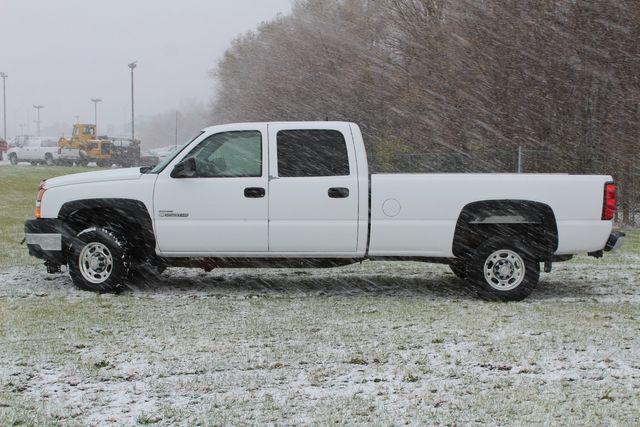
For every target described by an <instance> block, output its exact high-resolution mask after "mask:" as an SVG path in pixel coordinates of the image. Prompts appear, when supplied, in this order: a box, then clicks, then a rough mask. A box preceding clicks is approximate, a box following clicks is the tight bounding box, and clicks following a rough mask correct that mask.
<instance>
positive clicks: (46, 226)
mask: <svg viewBox="0 0 640 427" xmlns="http://www.w3.org/2000/svg"><path fill="white" fill-rule="evenodd" d="M63 233H64V227H63V225H62V223H61V221H59V220H57V219H48V218H43V219H31V220H28V221H27V222H25V224H24V234H25V242H26V243H27V248H28V249H29V255H31V256H33V257H36V258H39V259H42V260H44V261H47V262H49V263H51V264H65V263H66V254H65V252H64V250H63V249H64V244H63Z"/></svg>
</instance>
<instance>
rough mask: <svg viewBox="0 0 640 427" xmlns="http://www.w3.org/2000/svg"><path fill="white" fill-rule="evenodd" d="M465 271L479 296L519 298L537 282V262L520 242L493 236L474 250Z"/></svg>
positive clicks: (525, 294)
mask: <svg viewBox="0 0 640 427" xmlns="http://www.w3.org/2000/svg"><path fill="white" fill-rule="evenodd" d="M467 273H468V275H469V281H470V282H471V283H472V284H473V285H474V286H476V288H477V289H478V293H479V294H480V296H481V297H482V298H485V299H487V300H491V301H522V300H523V299H525V298H526V297H528V296H529V295H530V294H531V293H532V292H533V291H534V289H535V288H536V286H537V285H538V281H539V280H540V262H539V260H537V259H536V257H535V256H533V255H532V254H531V252H530V251H529V250H527V249H526V247H525V246H524V245H523V244H522V243H520V242H517V241H511V240H507V239H493V240H489V241H488V242H486V243H484V244H483V245H482V246H480V247H479V248H478V249H477V250H476V253H475V255H474V256H473V257H472V258H471V259H470V260H469V262H468V264H467Z"/></svg>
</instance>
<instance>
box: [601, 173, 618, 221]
mask: <svg viewBox="0 0 640 427" xmlns="http://www.w3.org/2000/svg"><path fill="white" fill-rule="evenodd" d="M617 192H618V187H617V186H616V185H615V184H614V183H613V182H608V183H606V184H605V185H604V208H603V210H602V220H603V221H611V220H612V219H613V218H614V217H615V215H616V207H617V206H618V200H617Z"/></svg>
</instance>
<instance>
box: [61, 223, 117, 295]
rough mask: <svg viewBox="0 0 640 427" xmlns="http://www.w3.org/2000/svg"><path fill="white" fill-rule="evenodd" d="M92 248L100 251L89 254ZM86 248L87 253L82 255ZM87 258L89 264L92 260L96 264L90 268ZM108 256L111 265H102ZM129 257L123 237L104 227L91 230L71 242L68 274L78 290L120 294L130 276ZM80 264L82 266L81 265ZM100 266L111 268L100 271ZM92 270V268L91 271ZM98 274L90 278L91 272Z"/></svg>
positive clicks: (105, 263) (107, 263) (108, 263)
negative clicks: (94, 260) (96, 247)
mask: <svg viewBox="0 0 640 427" xmlns="http://www.w3.org/2000/svg"><path fill="white" fill-rule="evenodd" d="M95 246H98V247H99V249H98V250H96V251H93V252H92V251H91V249H92V247H95ZM85 248H87V251H86V252H83V250H84V249H85ZM105 248H106V250H105ZM101 251H104V252H101ZM92 254H95V255H93V256H92ZM105 254H106V255H105ZM87 256H88V257H89V259H91V261H93V259H94V258H95V259H96V262H97V263H98V264H99V265H97V266H93V265H90V264H89V261H87V259H88V258H87ZM108 257H110V258H109V259H110V262H109V261H105V262H103V260H104V259H105V258H108ZM81 258H82V259H81ZM129 258H130V257H129V251H128V250H127V244H126V242H125V240H124V239H123V238H122V237H119V236H117V235H116V234H115V233H114V232H112V231H110V230H108V229H105V228H90V229H87V230H85V231H83V232H81V233H80V234H78V235H77V236H76V237H75V238H74V239H73V242H72V244H71V255H70V257H69V260H68V262H69V273H70V275H71V279H72V280H73V283H74V284H75V285H76V286H77V287H78V288H79V289H83V290H85V291H92V292H99V293H115V292H120V291H122V290H123V289H124V288H125V287H126V284H127V283H126V282H127V279H128V277H129V268H130V267H129ZM81 263H84V266H82V265H81ZM103 265H110V267H106V268H104V269H102V268H101V267H102V266H103ZM92 267H93V268H94V269H91V268H92ZM100 270H103V271H100ZM98 271H100V272H99V273H97V274H96V275H95V276H91V272H98ZM89 277H93V279H94V280H93V281H92V280H89Z"/></svg>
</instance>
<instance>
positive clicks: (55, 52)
mask: <svg viewBox="0 0 640 427" xmlns="http://www.w3.org/2000/svg"><path fill="white" fill-rule="evenodd" d="M290 7H291V6H290V0H208V1H207V0H0V71H3V72H5V73H7V74H8V75H9V77H8V78H7V121H8V123H7V127H8V129H7V133H8V136H11V135H14V134H16V133H18V132H19V131H20V128H19V125H20V124H28V126H29V128H30V130H31V132H32V133H35V127H36V126H35V123H34V120H35V111H34V109H33V107H32V106H33V104H42V105H45V106H46V108H45V109H44V110H42V126H43V129H44V128H46V127H50V126H52V125H54V124H56V123H57V124H58V125H59V124H67V123H68V124H69V125H70V124H71V123H73V122H74V120H75V119H74V118H73V117H74V116H75V115H80V117H81V121H84V122H92V121H93V104H92V103H91V102H90V98H102V99H104V102H103V103H102V104H101V105H100V107H99V111H98V120H99V122H101V123H99V125H100V124H102V125H106V127H107V128H110V129H109V130H111V131H112V132H114V133H122V132H121V131H122V129H123V124H124V123H126V122H128V121H129V117H130V108H131V107H130V105H131V104H130V86H129V84H130V83H129V78H130V76H129V69H128V68H127V64H128V63H129V62H131V61H134V60H137V61H138V64H139V66H138V68H137V69H136V71H135V80H136V117H138V116H141V117H142V116H151V115H154V114H156V113H159V112H162V111H166V110H170V109H172V108H176V107H178V106H179V105H180V103H184V102H185V101H188V100H191V99H194V100H198V101H202V102H208V100H209V99H210V98H211V95H212V88H213V82H212V80H211V79H210V78H209V77H208V72H209V71H210V70H211V69H212V68H213V67H214V65H215V64H216V62H217V60H218V58H220V56H221V55H222V53H223V52H224V50H225V49H226V48H227V47H228V46H229V43H230V42H231V40H232V39H233V38H234V37H236V36H237V35H238V34H240V33H243V32H245V31H247V30H250V29H253V28H255V27H256V25H257V24H258V23H259V22H261V21H265V20H269V19H271V18H274V17H275V16H276V15H277V14H278V13H287V12H288V11H289V10H290ZM0 95H1V94H0ZM0 111H1V105H0ZM101 127H102V128H103V129H102V130H101V132H103V131H106V130H107V129H105V128H104V126H101ZM1 132H2V129H1V122H0V133H1ZM0 136H1V135H0ZM52 136H58V135H52Z"/></svg>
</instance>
